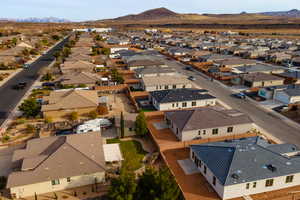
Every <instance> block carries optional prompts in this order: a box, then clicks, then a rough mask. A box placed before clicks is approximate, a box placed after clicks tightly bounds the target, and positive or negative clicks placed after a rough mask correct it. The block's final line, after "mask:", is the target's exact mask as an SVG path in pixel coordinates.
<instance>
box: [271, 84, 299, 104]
mask: <svg viewBox="0 0 300 200" xmlns="http://www.w3.org/2000/svg"><path fill="white" fill-rule="evenodd" d="M274 99H275V100H277V101H280V102H282V103H284V104H287V105H288V104H295V103H300V88H299V87H296V86H294V87H292V88H287V89H284V90H280V91H278V92H276V93H275V94H274Z"/></svg>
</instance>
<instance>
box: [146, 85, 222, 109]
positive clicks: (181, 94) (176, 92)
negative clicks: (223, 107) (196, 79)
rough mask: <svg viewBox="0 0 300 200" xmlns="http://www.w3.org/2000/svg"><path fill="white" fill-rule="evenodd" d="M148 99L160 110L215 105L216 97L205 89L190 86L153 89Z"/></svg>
mask: <svg viewBox="0 0 300 200" xmlns="http://www.w3.org/2000/svg"><path fill="white" fill-rule="evenodd" d="M149 100H150V102H152V104H153V106H154V107H155V108H156V109H157V110H160V111H163V110H176V109H186V108H195V107H204V106H214V105H216V97H214V96H212V95H210V94H208V91H207V90H200V89H191V88H182V89H171V90H159V91H153V92H150V94H149Z"/></svg>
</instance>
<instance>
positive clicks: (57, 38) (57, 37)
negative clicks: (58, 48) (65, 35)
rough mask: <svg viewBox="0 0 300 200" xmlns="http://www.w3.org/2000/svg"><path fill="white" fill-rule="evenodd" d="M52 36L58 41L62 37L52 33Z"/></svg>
mask: <svg viewBox="0 0 300 200" xmlns="http://www.w3.org/2000/svg"><path fill="white" fill-rule="evenodd" d="M51 38H52V40H56V41H58V40H59V39H60V37H59V36H58V35H52V36H51Z"/></svg>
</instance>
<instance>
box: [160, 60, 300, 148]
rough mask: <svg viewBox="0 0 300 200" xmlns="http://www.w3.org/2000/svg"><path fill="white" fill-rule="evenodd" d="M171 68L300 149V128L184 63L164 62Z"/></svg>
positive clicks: (269, 131)
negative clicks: (192, 79) (188, 67)
mask: <svg viewBox="0 0 300 200" xmlns="http://www.w3.org/2000/svg"><path fill="white" fill-rule="evenodd" d="M164 61H165V62H167V64H168V65H169V66H173V67H175V69H176V70H177V71H178V72H179V73H181V74H184V75H186V76H194V77H195V78H196V81H194V82H195V83H196V84H197V85H199V86H200V87H202V88H204V89H207V90H209V91H210V93H211V94H212V95H214V96H216V97H217V98H218V99H220V100H221V101H223V102H224V103H226V104H227V105H229V106H230V107H232V108H234V109H237V110H240V111H242V112H244V113H245V114H248V115H249V116H250V117H251V118H252V120H253V121H254V122H255V123H256V124H257V125H258V126H260V127H261V128H263V129H264V130H265V131H267V132H268V133H270V134H272V135H273V136H275V137H276V138H278V139H280V140H281V141H284V142H287V143H293V144H296V145H298V146H299V147H300V128H299V127H300V126H293V125H291V124H290V123H288V122H286V121H285V120H283V119H281V118H280V117H278V116H277V115H275V114H274V112H272V111H267V110H265V109H263V108H262V107H260V106H259V105H257V104H256V103H255V102H252V101H249V100H241V99H237V98H234V97H231V94H232V91H231V90H230V89H228V88H226V87H224V86H222V85H220V84H218V83H216V82H215V81H214V82H212V81H211V80H210V79H208V78H207V77H206V76H205V75H203V74H202V73H200V72H198V71H195V70H193V71H188V70H185V69H184V68H185V66H186V65H184V64H182V63H179V62H176V61H170V60H164Z"/></svg>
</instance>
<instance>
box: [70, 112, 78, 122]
mask: <svg viewBox="0 0 300 200" xmlns="http://www.w3.org/2000/svg"><path fill="white" fill-rule="evenodd" d="M78 118H79V115H78V112H75V111H74V112H71V113H70V115H69V119H70V120H71V121H75V120H78Z"/></svg>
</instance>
